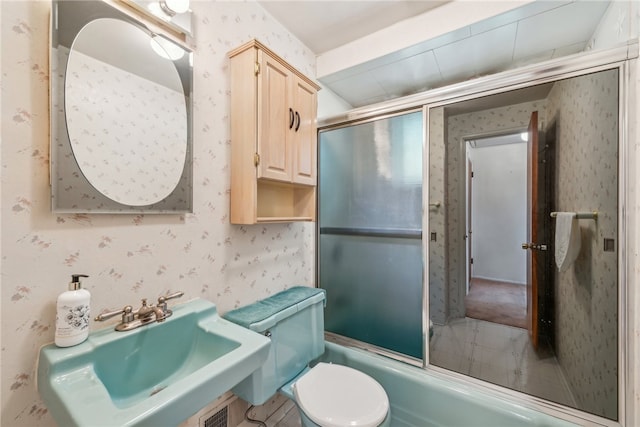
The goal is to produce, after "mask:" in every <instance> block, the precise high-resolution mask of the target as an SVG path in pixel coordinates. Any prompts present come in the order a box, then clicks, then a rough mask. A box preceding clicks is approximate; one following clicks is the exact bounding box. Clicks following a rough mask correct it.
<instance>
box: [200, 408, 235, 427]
mask: <svg viewBox="0 0 640 427" xmlns="http://www.w3.org/2000/svg"><path fill="white" fill-rule="evenodd" d="M228 408H229V407H228V406H225V407H224V408H222V409H220V410H218V409H217V408H216V409H214V410H213V411H211V412H209V413H207V414H205V415H203V416H202V417H200V427H228V426H229V411H228ZM214 411H216V412H214Z"/></svg>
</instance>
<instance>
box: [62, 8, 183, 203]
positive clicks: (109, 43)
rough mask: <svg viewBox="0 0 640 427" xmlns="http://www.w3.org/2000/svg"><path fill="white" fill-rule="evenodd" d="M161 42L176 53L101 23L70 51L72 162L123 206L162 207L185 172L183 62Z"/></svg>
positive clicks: (120, 26) (119, 25)
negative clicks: (179, 63)
mask: <svg viewBox="0 0 640 427" xmlns="http://www.w3.org/2000/svg"><path fill="white" fill-rule="evenodd" d="M163 42H166V43H169V44H170V45H171V46H175V45H173V43H171V42H168V41H167V40H166V39H163V38H160V36H151V35H150V34H149V33H148V32H146V31H145V30H143V29H142V28H140V27H138V26H136V25H133V24H132V23H129V22H125V21H122V20H119V19H112V18H101V19H96V20H93V21H91V22H89V23H87V24H86V25H85V26H84V27H82V29H81V30H80V31H79V32H78V34H77V36H76V37H75V39H74V41H73V44H72V47H71V50H70V51H69V59H68V64H67V71H66V78H65V82H64V91H65V102H64V105H65V111H66V114H65V119H66V124H67V130H68V136H69V140H70V143H71V148H72V151H73V155H74V157H75V159H76V162H77V164H78V166H79V168H80V170H81V172H82V174H83V175H84V176H85V178H86V179H87V180H88V181H89V183H90V184H91V185H92V186H93V187H94V188H95V189H96V190H98V191H99V192H100V193H102V194H103V195H104V196H106V197H108V198H109V199H111V200H113V201H116V202H118V203H121V204H123V205H129V206H147V205H151V204H154V203H157V202H160V201H162V200H163V199H165V198H166V197H167V196H169V195H170V194H171V193H172V192H173V191H174V189H175V188H176V186H177V185H178V183H179V181H180V179H181V176H182V173H183V169H184V167H185V161H186V157H187V151H188V148H187V141H188V123H187V105H186V100H185V91H184V88H183V86H182V82H181V79H180V75H179V74H178V70H177V69H176V67H175V65H174V63H173V60H176V59H179V58H177V57H175V53H174V52H173V51H172V50H170V49H168V48H163V47H162V46H163ZM178 52H179V54H184V51H183V50H182V49H179V50H178Z"/></svg>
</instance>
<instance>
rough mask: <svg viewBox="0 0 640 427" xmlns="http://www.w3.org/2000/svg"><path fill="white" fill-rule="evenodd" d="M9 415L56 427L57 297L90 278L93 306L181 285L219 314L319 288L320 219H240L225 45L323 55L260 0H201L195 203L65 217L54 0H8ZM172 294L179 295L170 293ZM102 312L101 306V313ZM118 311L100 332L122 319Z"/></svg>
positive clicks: (5, 315)
mask: <svg viewBox="0 0 640 427" xmlns="http://www.w3.org/2000/svg"><path fill="white" fill-rule="evenodd" d="M0 7H1V8H2V9H1V22H2V26H1V31H2V88H1V90H2V142H3V143H2V202H3V203H2V230H1V231H2V322H1V323H2V325H1V327H2V350H1V351H2V373H1V375H2V407H1V413H2V420H1V422H0V424H2V426H3V427H14V426H16V427H18V426H25V427H26V426H29V427H33V426H36V425H37V426H52V425H54V422H53V419H52V418H51V416H50V415H49V414H48V413H47V409H46V407H45V406H44V404H43V403H42V401H41V400H40V398H39V396H38V394H37V392H36V389H35V376H34V375H35V366H36V356H37V353H38V350H39V348H40V346H41V345H43V344H45V343H49V342H52V341H53V333H54V323H55V301H56V297H57V296H58V294H59V293H60V292H62V291H64V290H66V288H67V284H68V282H69V281H70V275H71V274H72V273H85V274H88V275H90V276H91V277H89V278H88V279H85V281H84V285H85V287H86V288H87V289H88V290H89V291H90V292H91V294H92V314H93V315H95V314H97V313H99V312H101V311H103V310H107V309H117V308H120V307H123V306H124V305H126V304H133V305H137V304H139V303H140V299H141V298H145V297H148V298H150V299H152V300H153V299H155V298H156V297H158V296H159V295H161V294H164V293H166V292H169V291H176V290H182V291H184V292H185V296H184V297H183V300H188V299H190V298H195V297H204V298H207V299H210V300H212V301H214V302H215V303H216V304H217V305H218V308H219V310H220V311H221V312H225V311H227V310H229V309H232V308H234V307H237V306H239V305H242V304H247V303H250V302H253V301H255V300H257V299H259V298H263V297H265V296H267V295H269V294H272V293H274V292H277V291H279V290H282V289H284V288H286V287H289V286H292V285H295V284H305V285H313V281H314V274H313V269H314V260H313V256H314V245H315V243H314V240H315V237H314V235H315V232H314V225H313V224H307V223H291V224H274V225H258V226H247V227H239V226H232V225H230V224H229V219H228V210H229V160H230V151H229V145H230V141H229V96H230V94H229V83H228V75H227V73H228V71H227V70H228V68H227V67H228V60H227V58H226V53H227V52H228V51H229V50H231V49H232V48H235V47H236V46H238V45H240V44H242V43H244V42H246V41H248V40H249V39H251V38H253V37H256V38H258V39H259V40H261V41H262V42H263V43H265V44H266V45H268V46H270V47H271V48H272V49H273V50H274V51H275V52H278V53H279V54H281V55H282V56H283V57H285V59H287V60H288V61H290V62H291V63H292V64H293V65H294V66H296V67H298V68H299V69H300V70H301V71H302V72H304V73H306V74H308V75H311V76H314V75H315V71H314V70H315V57H314V55H313V54H312V52H311V51H309V49H307V48H306V47H305V46H304V45H302V44H301V43H300V42H299V41H298V40H296V39H295V38H294V37H292V36H291V35H290V34H289V33H288V32H287V31H286V30H284V29H283V28H282V27H281V26H280V24H279V23H277V22H276V21H274V20H273V19H272V18H271V17H270V16H269V15H267V14H266V13H265V12H264V10H263V9H262V8H261V7H260V6H259V5H257V3H255V2H192V8H193V10H194V16H195V20H196V22H195V29H196V30H195V31H196V33H195V44H196V50H195V58H194V81H195V82H194V94H195V108H194V123H193V124H194V213H193V214H188V215H181V216H179V215H121V216H118V215H108V214H103V215H83V214H76V215H59V214H52V213H51V211H50V206H49V197H50V190H49V172H48V151H49V148H48V147H49V111H48V104H47V103H48V68H47V67H48V65H47V61H48V59H47V58H48V51H49V44H48V39H49V37H48V27H49V9H50V2H45V1H16V2H1V5H0ZM172 303H173V301H172ZM92 317H93V316H92ZM115 322H116V321H115V320H114V321H113V322H110V323H109V324H108V325H106V324H96V323H95V322H93V321H92V324H91V326H90V327H91V329H92V330H95V329H98V328H103V327H113V324H114V323H115Z"/></svg>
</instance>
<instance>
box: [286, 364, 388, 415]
mask: <svg viewBox="0 0 640 427" xmlns="http://www.w3.org/2000/svg"><path fill="white" fill-rule="evenodd" d="M293 392H294V395H295V398H296V402H297V404H298V406H299V407H300V409H301V410H302V411H303V412H304V413H305V415H306V416H307V417H309V419H311V420H312V421H313V422H314V423H316V424H319V425H321V426H323V427H344V426H353V427H375V426H378V425H380V424H381V423H382V421H384V419H385V417H386V416H387V413H388V412H389V398H388V397H387V393H386V392H385V391H384V389H383V388H382V386H381V385H380V384H379V383H378V382H377V381H376V380H374V379H373V378H371V377H370V376H368V375H366V374H364V373H362V372H360V371H358V370H356V369H353V368H349V367H347V366H342V365H334V364H328V363H318V364H317V365H316V366H315V367H313V368H312V369H310V370H309V371H308V372H307V373H306V374H304V375H303V376H302V377H301V378H300V379H299V380H298V381H296V382H295V383H294V384H293Z"/></svg>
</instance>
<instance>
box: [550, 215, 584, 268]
mask: <svg viewBox="0 0 640 427" xmlns="http://www.w3.org/2000/svg"><path fill="white" fill-rule="evenodd" d="M580 244H581V240H580V225H579V224H578V218H576V213H575V212H558V215H557V216H556V244H555V256H556V265H557V266H558V271H566V270H567V268H569V266H570V265H571V264H572V263H573V261H575V260H576V258H577V257H578V254H579V253H580Z"/></svg>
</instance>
